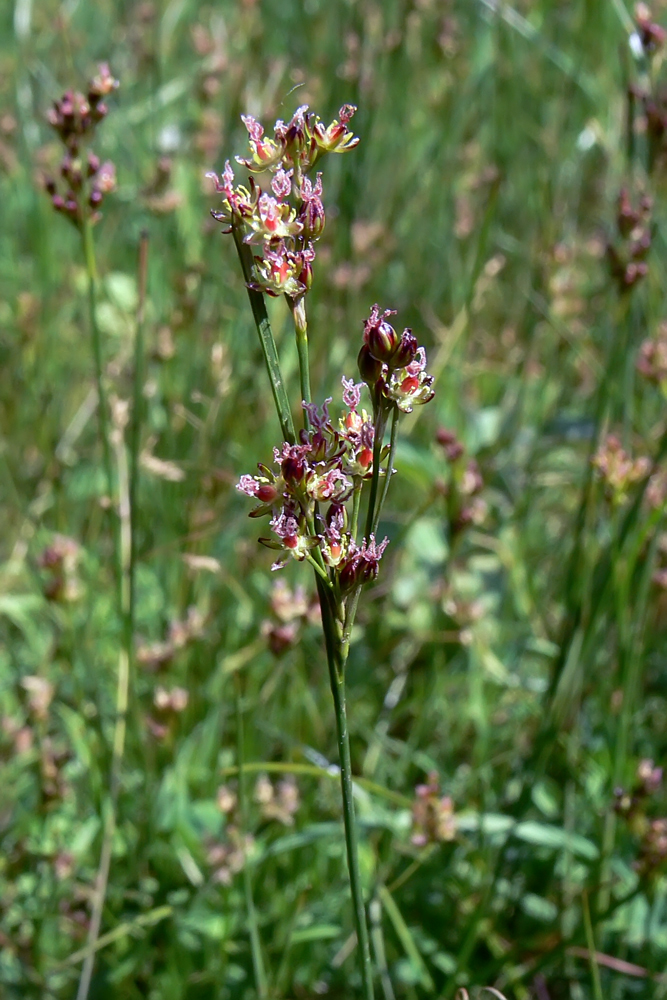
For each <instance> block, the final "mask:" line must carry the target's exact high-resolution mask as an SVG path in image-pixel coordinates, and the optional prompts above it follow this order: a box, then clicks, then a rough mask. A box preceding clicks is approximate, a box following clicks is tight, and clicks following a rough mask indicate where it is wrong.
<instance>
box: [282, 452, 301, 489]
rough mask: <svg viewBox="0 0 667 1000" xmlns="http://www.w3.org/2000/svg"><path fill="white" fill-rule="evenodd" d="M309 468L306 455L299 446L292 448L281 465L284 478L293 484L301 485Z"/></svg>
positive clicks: (289, 483)
mask: <svg viewBox="0 0 667 1000" xmlns="http://www.w3.org/2000/svg"><path fill="white" fill-rule="evenodd" d="M307 469H308V463H307V462H306V457H305V455H304V454H303V452H302V451H300V450H299V448H291V449H290V450H289V453H288V454H286V455H285V456H284V457H283V460H282V462H281V465H280V471H281V472H282V476H283V479H284V480H285V482H286V483H287V484H288V485H291V486H299V485H301V483H302V482H303V479H304V476H305V475H306V471H307Z"/></svg>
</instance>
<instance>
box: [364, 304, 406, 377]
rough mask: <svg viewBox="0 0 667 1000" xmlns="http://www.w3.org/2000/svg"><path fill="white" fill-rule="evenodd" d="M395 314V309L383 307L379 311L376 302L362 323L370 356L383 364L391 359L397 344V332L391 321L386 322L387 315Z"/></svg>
mask: <svg viewBox="0 0 667 1000" xmlns="http://www.w3.org/2000/svg"><path fill="white" fill-rule="evenodd" d="M395 315H396V310H395V309H385V311H384V312H383V313H380V307H379V306H378V304H377V303H376V304H375V305H374V306H373V308H372V309H371V314H370V316H369V318H368V319H367V320H366V322H365V323H364V344H366V346H367V347H368V350H369V352H370V354H371V357H373V358H375V360H376V361H381V362H383V364H388V363H389V362H390V361H391V359H392V357H393V356H394V354H395V352H396V350H397V348H398V345H399V337H398V334H397V333H396V331H395V330H394V328H393V326H392V325H391V323H388V322H387V317H388V316H395Z"/></svg>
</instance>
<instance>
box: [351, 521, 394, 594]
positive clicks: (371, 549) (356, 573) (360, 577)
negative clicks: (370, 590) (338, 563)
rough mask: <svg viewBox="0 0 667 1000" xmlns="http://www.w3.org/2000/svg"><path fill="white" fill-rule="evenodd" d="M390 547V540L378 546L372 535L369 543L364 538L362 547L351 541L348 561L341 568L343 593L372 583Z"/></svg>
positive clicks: (385, 540)
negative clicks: (383, 556) (381, 560)
mask: <svg viewBox="0 0 667 1000" xmlns="http://www.w3.org/2000/svg"><path fill="white" fill-rule="evenodd" d="M388 545H389V539H388V538H384V539H383V541H382V542H380V544H379V545H378V544H377V542H376V540H375V535H371V536H370V539H369V540H368V541H366V539H365V538H364V539H363V540H362V542H361V545H357V543H356V542H355V541H354V539H351V540H350V545H349V549H348V557H347V561H346V562H345V563H344V564H343V566H342V567H341V569H340V576H339V583H340V589H341V591H342V592H343V593H346V592H347V591H350V590H354V588H355V587H359V586H361V585H362V584H364V583H370V582H371V581H372V580H374V579H375V578H376V577H377V575H378V566H379V563H380V559H381V558H382V555H383V553H384V550H385V549H386V548H387V546H388Z"/></svg>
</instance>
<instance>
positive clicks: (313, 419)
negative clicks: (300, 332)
mask: <svg viewBox="0 0 667 1000" xmlns="http://www.w3.org/2000/svg"><path fill="white" fill-rule="evenodd" d="M344 398H345V400H346V403H347V405H348V407H349V409H348V410H347V412H346V413H345V414H344V416H343V417H342V419H341V420H340V423H339V426H338V427H334V424H333V421H332V419H331V417H330V415H329V403H331V399H327V400H325V402H324V404H323V406H322V407H321V408H320V409H318V407H316V406H315V405H314V404H304V409H306V411H307V413H308V417H309V423H310V429H309V430H307V431H306V430H303V431H302V432H301V438H300V443H299V444H288V443H287V442H285V443H284V444H283V446H282V448H281V449H278V448H274V453H273V459H274V467H273V469H270V468H268V467H267V466H265V465H260V466H259V471H260V475H258V476H250V475H245V476H241V479H240V481H239V483H238V485H237V489H238V490H240V491H241V492H242V493H245V494H246V495H247V496H250V497H252V498H253V499H255V500H258V501H259V503H258V506H257V507H255V508H254V509H253V510H252V511H251V513H250V516H251V517H261V516H262V515H264V514H270V515H271V520H270V522H269V523H270V526H271V530H272V531H273V535H274V536H275V537H273V538H260V542H262V544H263V545H267V546H268V547H269V548H273V549H277V550H279V551H280V552H281V556H280V557H279V558H278V560H277V561H276V562H275V563H274V564H273V567H272V569H281V568H282V567H283V566H285V565H286V564H287V562H288V561H289V560H290V558H293V559H297V560H299V561H302V560H304V559H306V558H307V557H309V556H310V557H311V558H312V556H311V553H313V552H314V550H317V552H318V554H319V561H320V563H321V564H322V565H323V566H324V565H325V566H327V567H329V568H330V570H331V571H332V575H333V577H334V578H335V580H336V582H337V585H338V589H339V593H341V594H344V593H346V592H347V591H349V590H351V589H352V588H353V587H354V586H356V585H358V584H359V583H362V582H367V581H368V580H371V579H374V577H375V576H376V575H377V568H378V563H379V561H380V559H381V557H382V553H383V552H384V550H385V548H386V545H387V540H386V539H385V541H384V542H382V543H380V544H378V543H377V542H376V540H375V538H374V536H372V535H371V537H370V538H369V539H363V541H362V543H361V544H360V545H358V544H357V543H356V541H355V539H354V537H353V534H352V532H351V531H350V528H349V523H348V520H349V519H348V512H347V508H346V506H345V504H346V501H347V500H349V498H350V497H351V496H352V493H353V491H354V488H355V482H357V483H359V482H360V481H361V480H362V479H363V478H364V477H365V476H367V475H368V474H369V473H372V457H373V426H372V424H370V423H369V421H368V419H367V418H366V417H365V414H363V413H362V414H360V413H359V412H358V411H357V409H356V406H358V404H359V400H360V387H359V386H355V385H354V384H353V383H352V382H351V381H348V380H344ZM322 504H328V508H327V511H326V513H325V514H323V513H321V510H320V505H322Z"/></svg>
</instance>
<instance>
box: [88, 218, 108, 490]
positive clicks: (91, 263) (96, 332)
mask: <svg viewBox="0 0 667 1000" xmlns="http://www.w3.org/2000/svg"><path fill="white" fill-rule="evenodd" d="M81 239H82V242H83V253H84V258H85V262H86V272H87V275H88V311H89V314H90V330H91V334H92V341H93V357H94V360H95V382H96V385H97V414H98V420H99V428H100V437H101V439H102V454H103V460H104V474H105V477H106V481H107V495H108V497H109V499H110V500H113V473H112V466H111V446H110V444H109V425H108V416H107V415H108V412H109V410H108V404H107V394H106V389H105V388H104V366H103V363H102V338H101V335H100V328H99V326H98V325H97V310H96V305H97V267H96V264H95V244H94V242H93V225H92V222H91V220H90V219H86V220H85V221H84V223H83V225H82V228H81Z"/></svg>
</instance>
